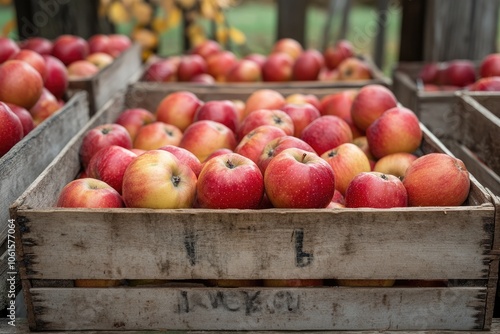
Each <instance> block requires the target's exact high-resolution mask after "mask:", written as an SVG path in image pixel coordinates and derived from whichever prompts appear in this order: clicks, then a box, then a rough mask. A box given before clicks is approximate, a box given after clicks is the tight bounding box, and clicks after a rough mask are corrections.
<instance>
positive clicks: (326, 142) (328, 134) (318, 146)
mask: <svg viewBox="0 0 500 334" xmlns="http://www.w3.org/2000/svg"><path fill="white" fill-rule="evenodd" d="M301 139H302V140H303V141H305V142H306V143H308V144H309V145H311V147H312V148H313V149H314V150H315V151H316V153H317V154H318V155H322V154H323V153H325V152H326V151H328V150H331V149H333V148H336V147H337V146H339V145H341V144H344V143H350V142H352V139H353V138H352V131H351V128H350V127H349V124H347V123H346V122H345V121H344V120H343V119H342V118H340V117H337V116H330V115H327V116H321V117H319V118H317V119H315V120H314V121H312V122H311V123H310V124H309V125H308V126H307V127H306V128H305V129H304V131H303V132H302V136H301Z"/></svg>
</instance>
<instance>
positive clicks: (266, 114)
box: [238, 109, 294, 139]
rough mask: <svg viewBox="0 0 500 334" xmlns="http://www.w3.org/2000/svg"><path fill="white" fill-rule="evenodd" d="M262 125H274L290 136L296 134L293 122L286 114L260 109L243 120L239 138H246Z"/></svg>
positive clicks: (277, 110) (280, 111) (274, 110)
mask: <svg viewBox="0 0 500 334" xmlns="http://www.w3.org/2000/svg"><path fill="white" fill-rule="evenodd" d="M261 125H274V126H276V127H278V128H280V129H282V130H283V131H284V132H285V133H286V134H287V135H290V136H292V135H293V133H294V127H293V120H292V118H291V117H290V116H289V115H288V114H287V113H286V112H284V111H282V110H279V109H259V110H255V111H253V112H251V113H250V114H249V115H248V116H247V117H245V118H244V119H243V122H241V124H240V127H239V129H238V138H240V139H241V138H243V137H245V136H246V134H247V133H249V132H250V131H252V130H254V129H255V128H257V127H259V126H261Z"/></svg>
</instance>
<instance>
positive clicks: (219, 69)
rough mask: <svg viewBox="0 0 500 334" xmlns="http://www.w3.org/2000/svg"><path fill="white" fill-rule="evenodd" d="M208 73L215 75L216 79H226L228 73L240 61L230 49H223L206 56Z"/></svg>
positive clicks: (220, 80) (218, 80)
mask: <svg viewBox="0 0 500 334" xmlns="http://www.w3.org/2000/svg"><path fill="white" fill-rule="evenodd" d="M206 62H207V73H208V74H210V75H211V76H212V77H214V79H215V81H217V82H223V81H225V78H226V74H227V73H228V72H229V70H230V69H231V68H232V67H233V66H234V65H235V64H236V63H237V62H238V58H237V57H236V55H235V54H234V53H233V52H231V51H228V50H222V51H219V52H216V53H214V54H211V55H210V56H208V58H206Z"/></svg>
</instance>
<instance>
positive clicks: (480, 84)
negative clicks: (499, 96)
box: [469, 76, 500, 92]
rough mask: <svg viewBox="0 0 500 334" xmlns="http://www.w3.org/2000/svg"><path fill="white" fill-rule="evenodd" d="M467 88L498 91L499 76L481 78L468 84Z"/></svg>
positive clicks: (499, 88)
mask: <svg viewBox="0 0 500 334" xmlns="http://www.w3.org/2000/svg"><path fill="white" fill-rule="evenodd" d="M469 90H470V91H472V92H474V91H481V92H499V91H500V76H498V77H487V78H481V79H479V80H477V81H476V82H474V83H473V84H472V85H470V86H469Z"/></svg>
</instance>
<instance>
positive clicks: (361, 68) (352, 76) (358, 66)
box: [337, 57, 372, 81]
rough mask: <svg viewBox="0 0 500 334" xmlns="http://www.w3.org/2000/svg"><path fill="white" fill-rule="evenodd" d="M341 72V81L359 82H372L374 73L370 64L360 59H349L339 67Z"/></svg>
mask: <svg viewBox="0 0 500 334" xmlns="http://www.w3.org/2000/svg"><path fill="white" fill-rule="evenodd" d="M337 69H338V71H339V80H343V81H359V80H370V79H371V78H372V73H371V70H370V67H369V66H368V64H367V63H366V62H365V61H363V60H361V59H358V58H354V57H351V58H347V59H345V60H343V61H342V62H341V63H340V64H339V66H338V67H337Z"/></svg>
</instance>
